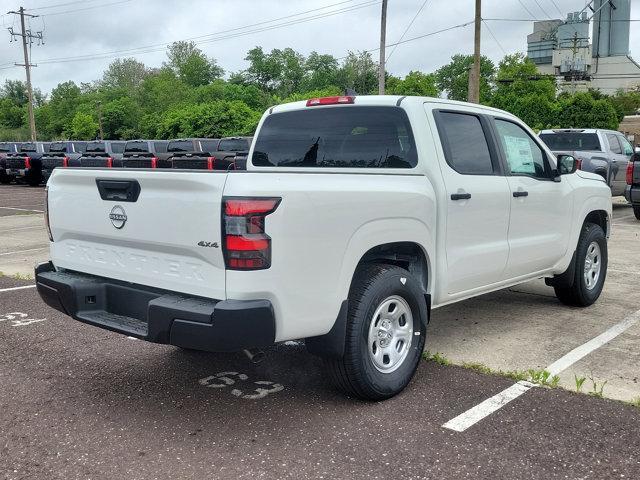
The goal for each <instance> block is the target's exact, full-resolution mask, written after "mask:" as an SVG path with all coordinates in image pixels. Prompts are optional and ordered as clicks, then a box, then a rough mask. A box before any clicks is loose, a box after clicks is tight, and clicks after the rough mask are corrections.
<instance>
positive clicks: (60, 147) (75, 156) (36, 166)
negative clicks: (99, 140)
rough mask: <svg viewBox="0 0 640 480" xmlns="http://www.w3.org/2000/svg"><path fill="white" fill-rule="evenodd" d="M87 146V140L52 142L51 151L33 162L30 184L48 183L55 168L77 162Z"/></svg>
mask: <svg viewBox="0 0 640 480" xmlns="http://www.w3.org/2000/svg"><path fill="white" fill-rule="evenodd" d="M86 148H87V142H51V144H50V146H49V151H48V152H45V153H43V154H42V156H41V157H40V159H36V160H33V161H32V162H31V179H30V182H29V183H30V184H32V185H37V184H40V183H43V182H44V183H46V182H47V180H48V179H49V177H50V176H51V172H53V169H54V168H58V167H61V168H62V167H69V166H71V165H72V164H74V163H76V162H77V161H78V160H79V159H80V157H81V156H82V154H83V153H84V151H85V150H86Z"/></svg>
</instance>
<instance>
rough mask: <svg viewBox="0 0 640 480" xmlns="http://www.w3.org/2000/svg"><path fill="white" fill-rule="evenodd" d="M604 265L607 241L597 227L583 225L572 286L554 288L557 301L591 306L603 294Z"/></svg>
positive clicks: (606, 256)
mask: <svg viewBox="0 0 640 480" xmlns="http://www.w3.org/2000/svg"><path fill="white" fill-rule="evenodd" d="M607 263H608V255H607V239H606V237H605V234H604V231H603V230H602V228H601V227H600V225H596V224H594V223H587V224H585V225H584V227H583V228H582V233H581V234H580V238H579V239H578V247H577V248H576V265H575V273H574V275H575V276H574V278H573V285H572V286H571V287H555V292H556V296H557V297H558V299H559V300H560V301H561V302H562V303H564V304H566V305H572V306H577V307H587V306H589V305H591V304H593V303H594V302H595V301H596V300H597V299H598V297H599V296H600V293H602V288H603V287H604V280H605V278H606V276H607Z"/></svg>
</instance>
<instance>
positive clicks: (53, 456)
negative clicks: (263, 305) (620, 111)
mask: <svg viewBox="0 0 640 480" xmlns="http://www.w3.org/2000/svg"><path fill="white" fill-rule="evenodd" d="M9 190H11V191H9ZM14 190H15V192H16V193H14V192H13V191H14ZM7 192H9V193H7ZM38 195H40V197H37V196H38ZM18 196H20V197H19V198H18ZM23 196H24V197H23ZM38 198H39V199H38ZM16 199H18V203H16ZM41 199H42V189H30V188H28V187H19V186H18V187H15V186H11V187H5V186H2V187H0V211H2V206H4V207H12V208H13V207H14V206H15V205H18V206H17V207H15V208H21V207H20V206H19V205H20V204H25V205H29V208H31V207H33V209H36V210H37V209H38V208H37V206H38V201H39V202H40V203H41V202H42V200H41ZM29 201H32V202H34V203H32V204H29V203H28V202H29ZM5 210H6V211H11V210H8V209H7V208H5ZM15 212H18V211H17V210H15ZM629 213H630V210H629V209H628V208H627V207H626V206H624V205H623V204H622V203H620V204H619V205H617V206H616V208H615V211H614V217H615V219H614V231H613V235H612V238H611V240H610V243H609V248H610V268H611V271H610V273H609V276H608V278H607V282H606V286H605V291H604V293H603V296H602V297H601V299H600V300H599V302H598V303H597V304H596V305H594V306H593V307H590V308H588V309H571V308H567V307H563V306H561V305H560V304H559V303H558V302H557V301H556V300H555V298H553V297H552V296H551V295H552V291H550V290H549V289H547V287H545V286H544V285H543V284H541V282H530V283H529V284H526V285H523V286H519V287H516V288H513V289H510V290H505V291H501V292H496V293H493V294H490V295H485V296H483V297H479V298H476V299H472V300H469V301H466V302H462V303H460V304H457V305H452V306H449V307H444V308H442V309H438V310H436V311H434V312H433V317H432V323H431V325H430V327H429V330H428V337H427V348H428V349H429V350H430V351H431V352H439V353H440V354H441V355H442V357H444V358H446V359H449V360H451V361H453V362H454V363H459V364H461V363H463V362H481V363H483V364H486V365H487V366H489V367H490V368H492V369H494V370H526V369H529V368H531V369H542V368H545V367H546V366H548V365H550V364H551V363H553V362H554V361H556V360H558V359H559V358H561V357H563V356H565V355H566V354H567V353H568V352H570V351H572V349H575V348H576V347H580V346H581V345H584V344H585V342H588V341H589V340H591V339H593V338H594V337H597V336H598V335H600V334H602V333H603V332H606V331H608V330H609V329H610V328H611V327H612V326H615V325H617V324H619V322H621V321H622V320H624V319H625V318H629V317H630V316H633V315H634V313H635V312H637V310H638V308H640V307H638V305H640V301H639V300H640V293H638V292H637V289H636V288H635V285H636V284H637V272H639V271H640V269H639V268H638V267H640V258H637V255H635V256H634V254H633V249H634V245H637V236H638V233H640V222H637V223H635V222H636V221H635V219H632V218H630V217H629ZM20 218H29V219H30V221H32V222H33V223H27V224H25V225H23V224H17V223H10V222H17V221H19V219H20ZM38 222H40V224H39V225H40V227H39V228H36V227H37V225H38ZM7 226H9V227H7ZM21 227H33V228H26V229H24V230H19V229H20V228H21ZM6 228H13V229H15V230H13V231H12V233H11V234H10V235H8V234H7V230H6ZM19 232H22V233H19ZM43 235H44V240H42V236H43ZM5 238H9V239H10V241H14V242H16V243H15V244H11V245H6V244H4V243H0V253H4V252H11V251H15V250H8V248H12V249H15V248H17V250H20V249H22V250H26V249H27V248H26V247H31V248H38V246H46V234H45V233H44V229H43V227H42V214H40V213H38V212H31V213H26V214H20V213H13V214H7V215H3V216H2V218H0V239H5ZM634 242H635V244H634ZM26 254H29V255H33V253H32V252H23V253H21V254H20V255H23V256H24V255H26ZM36 256H37V255H36ZM42 256H43V257H44V258H46V251H45V253H44V254H42ZM7 257H13V255H5V256H0V271H6V270H7V268H6V267H7V265H8V264H9V262H10V261H11V259H8V258H7ZM33 259H34V258H31V260H33ZM30 268H31V265H30V266H29V272H30ZM616 270H618V272H616ZM24 272H25V273H27V271H26V270H24ZM634 272H635V274H634ZM634 275H635V276H634ZM31 284H32V282H30V281H28V280H22V279H20V278H15V277H14V276H12V275H5V276H3V277H0V346H1V347H2V348H1V349H0V478H5V479H33V478H36V479H40V478H46V479H74V478H78V479H80V478H82V479H84V478H99V479H102V478H104V479H113V478H130V479H138V478H140V479H147V478H150V479H151V478H196V477H198V478H203V477H204V478H224V479H226V478H230V479H231V478H234V479H235V478H241V479H244V478H354V479H356V478H368V479H376V478H388V477H400V478H414V479H417V478H442V479H459V478H474V479H475V478H487V479H489V478H490V479H497V478H509V479H513V478H534V479H537V478H540V479H550V478H570V479H578V478H580V479H585V478H588V479H603V478H628V479H634V478H640V435H638V432H639V431H640V408H637V407H634V406H632V405H629V404H625V403H622V402H619V401H615V400H611V399H607V398H598V397H596V396H591V395H587V394H585V393H581V394H578V393H575V392H572V391H570V390H574V391H575V386H574V385H572V383H574V382H575V379H574V377H573V374H574V373H575V374H577V375H584V374H585V373H589V375H590V376H591V377H593V378H594V379H595V381H596V382H597V383H598V387H596V388H599V385H601V384H602V383H603V382H605V381H606V382H607V383H606V385H605V387H604V389H603V395H604V396H605V397H606V396H611V397H614V398H621V399H625V400H632V399H634V398H636V397H640V390H639V389H638V386H637V383H638V375H640V361H639V358H638V354H639V353H638V340H640V332H639V331H638V328H639V326H638V324H637V323H636V324H634V325H632V326H630V327H629V328H628V329H627V330H625V331H624V332H623V333H621V334H620V335H618V336H617V337H615V338H613V339H612V340H611V341H609V342H608V343H606V344H605V345H604V346H601V347H600V348H597V349H596V350H594V351H593V352H591V353H589V354H587V355H586V356H584V357H583V358H582V359H580V360H578V361H577V362H575V363H573V364H571V365H570V366H569V368H567V369H566V370H565V371H563V372H562V373H561V374H560V376H561V385H563V386H565V387H566V389H560V388H545V387H535V388H531V389H530V390H528V391H527V392H526V393H524V394H523V395H521V396H519V397H518V398H515V399H514V400H513V401H511V402H509V403H506V402H503V403H504V405H503V406H502V408H499V409H497V410H496V411H495V412H493V413H492V414H490V415H488V416H486V418H484V419H482V420H481V421H479V422H477V423H475V424H473V425H472V426H470V427H469V428H468V429H466V430H464V431H462V432H458V431H453V430H450V429H448V428H444V427H443V425H444V424H445V423H447V422H449V421H450V420H451V419H453V418H455V417H457V416H458V415H460V414H464V413H465V412H467V411H469V409H472V408H474V407H476V406H477V405H479V404H482V403H483V402H485V401H486V400H487V399H489V398H491V397H493V396H495V395H497V394H500V393H501V392H503V391H504V390H505V389H509V388H510V387H511V386H513V385H514V380H511V379H509V378H506V377H504V376H499V375H490V374H485V373H479V372H477V371H474V370H471V369H468V368H462V367H460V366H443V365H438V364H436V363H435V362H432V361H423V362H422V363H421V365H420V367H419V369H418V372H417V374H416V377H415V378H414V380H413V381H412V383H411V384H410V385H409V387H408V388H407V389H406V390H405V392H403V393H402V394H401V395H399V396H397V397H395V398H393V399H391V400H388V401H386V402H382V403H365V402H360V401H356V400H353V399H349V398H345V397H344V396H342V395H341V394H340V393H337V392H335V391H334V390H332V389H331V388H330V387H329V385H328V383H327V381H326V379H325V378H324V376H323V373H322V365H321V362H320V361H319V360H318V359H316V358H315V357H313V356H311V355H308V354H307V353H306V352H305V349H304V346H303V345H302V344H301V343H300V342H288V343H287V344H281V345H278V346H276V347H273V348H271V349H268V350H267V351H266V356H265V359H264V360H263V361H262V362H260V363H258V364H254V363H252V362H251V361H250V360H249V359H248V358H247V357H246V356H245V355H244V354H241V353H238V354H210V353H203V352H194V351H186V350H181V349H178V348H174V347H170V346H163V345H155V344H149V343H146V342H142V341H138V340H133V339H130V338H127V337H125V336H122V335H118V334H115V333H111V332H106V331H103V330H100V329H96V328H93V327H90V326H87V325H83V324H80V323H77V322H75V321H73V320H70V319H68V318H67V317H65V316H64V315H62V314H61V313H59V312H57V311H55V310H52V309H50V308H49V307H47V306H46V305H45V304H43V303H42V302H41V301H40V299H39V298H38V296H37V293H36V292H35V289H33V288H30V285H31ZM20 287H27V288H20ZM443 363H446V362H443ZM589 382H590V380H586V382H585V385H584V389H583V391H585V392H586V391H589V390H590V389H591V386H590V385H589Z"/></svg>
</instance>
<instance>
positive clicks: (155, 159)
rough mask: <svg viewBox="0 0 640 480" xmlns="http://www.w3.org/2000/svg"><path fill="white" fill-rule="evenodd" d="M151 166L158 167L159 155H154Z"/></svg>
mask: <svg viewBox="0 0 640 480" xmlns="http://www.w3.org/2000/svg"><path fill="white" fill-rule="evenodd" d="M151 168H158V157H153V158H152V159H151Z"/></svg>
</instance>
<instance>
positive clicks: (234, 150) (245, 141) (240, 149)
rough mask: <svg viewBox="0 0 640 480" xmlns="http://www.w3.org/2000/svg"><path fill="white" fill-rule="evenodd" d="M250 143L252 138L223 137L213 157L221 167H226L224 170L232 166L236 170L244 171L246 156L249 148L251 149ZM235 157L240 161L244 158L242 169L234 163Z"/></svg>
mask: <svg viewBox="0 0 640 480" xmlns="http://www.w3.org/2000/svg"><path fill="white" fill-rule="evenodd" d="M252 141H253V137H224V138H222V139H220V141H219V142H218V147H217V148H216V151H215V152H214V154H213V155H214V157H216V161H219V162H221V165H225V164H226V165H227V166H226V167H225V168H224V170H227V169H228V168H229V165H233V167H234V168H235V169H237V170H244V169H245V168H246V165H247V154H248V153H249V148H251V142H252ZM243 154H244V156H243ZM236 156H238V158H239V159H240V161H242V159H243V158H244V162H243V164H244V167H243V168H240V167H241V165H237V164H236V163H235V161H236ZM216 170H217V169H216Z"/></svg>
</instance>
